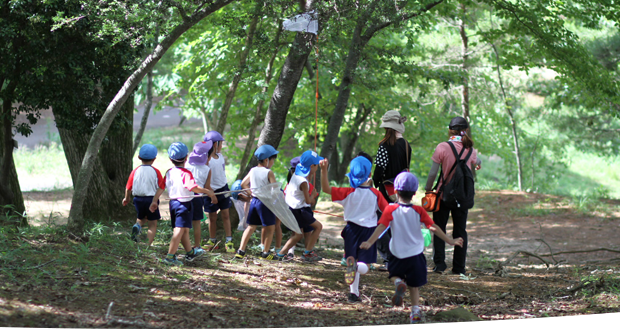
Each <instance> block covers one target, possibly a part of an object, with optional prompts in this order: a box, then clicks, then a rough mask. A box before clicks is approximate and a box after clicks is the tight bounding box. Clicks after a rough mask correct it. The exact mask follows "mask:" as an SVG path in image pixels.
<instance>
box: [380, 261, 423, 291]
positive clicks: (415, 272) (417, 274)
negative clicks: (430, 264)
mask: <svg viewBox="0 0 620 330" xmlns="http://www.w3.org/2000/svg"><path fill="white" fill-rule="evenodd" d="M388 271H389V272H390V274H389V276H388V277H393V276H396V277H400V278H402V279H403V280H404V281H405V283H407V286H410V287H414V288H419V287H421V286H423V285H424V284H426V282H427V281H426V272H427V270H426V257H425V256H424V253H420V254H418V255H415V256H413V257H409V258H405V259H399V258H396V257H395V256H394V257H392V258H391V259H390V261H389V262H388Z"/></svg>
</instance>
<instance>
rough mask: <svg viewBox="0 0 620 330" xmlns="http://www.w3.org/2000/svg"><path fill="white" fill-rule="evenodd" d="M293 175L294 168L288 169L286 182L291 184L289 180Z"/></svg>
mask: <svg viewBox="0 0 620 330" xmlns="http://www.w3.org/2000/svg"><path fill="white" fill-rule="evenodd" d="M293 174H295V168H294V167H289V169H288V173H287V174H286V182H291V178H292V177H293Z"/></svg>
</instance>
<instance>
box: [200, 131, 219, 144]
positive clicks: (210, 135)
mask: <svg viewBox="0 0 620 330" xmlns="http://www.w3.org/2000/svg"><path fill="white" fill-rule="evenodd" d="M202 139H203V140H204V141H208V140H211V141H213V142H218V141H224V137H223V136H222V134H220V133H219V132H218V131H209V132H207V134H205V136H204V137H203V138H202Z"/></svg>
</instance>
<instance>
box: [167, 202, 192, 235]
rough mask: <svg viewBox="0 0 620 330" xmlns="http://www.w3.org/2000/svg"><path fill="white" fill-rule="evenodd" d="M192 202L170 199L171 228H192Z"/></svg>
mask: <svg viewBox="0 0 620 330" xmlns="http://www.w3.org/2000/svg"><path fill="white" fill-rule="evenodd" d="M193 212H194V209H193V207H192V202H191V201H189V202H179V201H178V200H176V199H173V200H171V201H170V223H171V225H172V228H177V227H179V228H192V214H193Z"/></svg>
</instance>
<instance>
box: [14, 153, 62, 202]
mask: <svg viewBox="0 0 620 330" xmlns="http://www.w3.org/2000/svg"><path fill="white" fill-rule="evenodd" d="M13 156H14V159H15V167H16V169H17V176H18V178H19V185H20V187H21V189H22V191H33V190H42V191H47V190H58V189H63V188H67V187H71V186H73V182H72V181H71V173H70V172H69V165H67V159H66V158H65V153H64V151H63V149H62V145H60V144H58V143H56V142H51V143H50V144H49V145H47V146H45V145H39V146H37V147H35V148H34V149H29V148H19V149H17V150H16V151H15V153H14V154H13Z"/></svg>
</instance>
